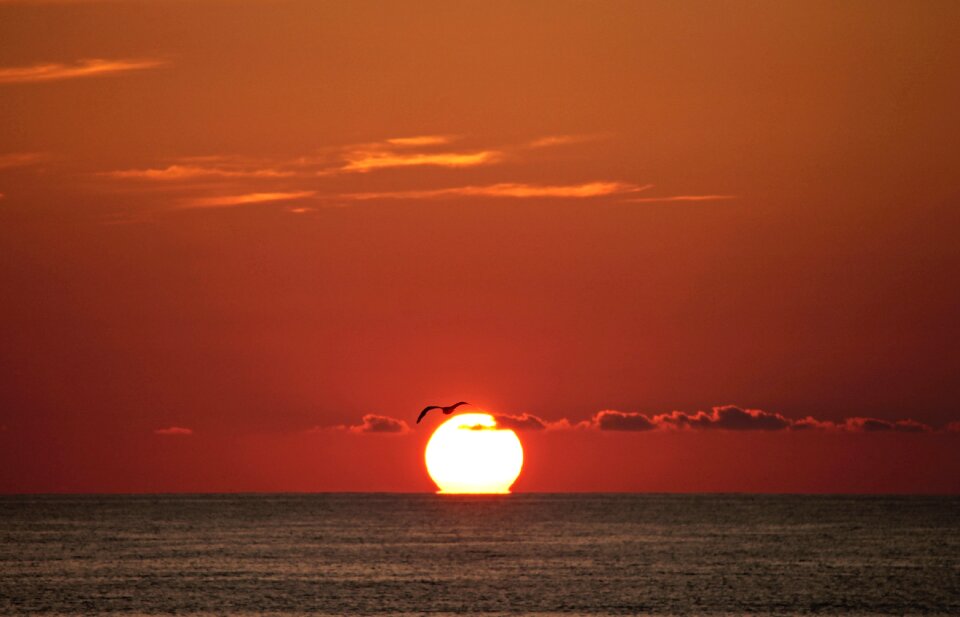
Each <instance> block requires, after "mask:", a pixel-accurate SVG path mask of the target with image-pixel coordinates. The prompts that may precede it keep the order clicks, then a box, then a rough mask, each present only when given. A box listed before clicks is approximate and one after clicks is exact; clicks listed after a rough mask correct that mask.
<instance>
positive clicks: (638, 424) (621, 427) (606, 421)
mask: <svg viewBox="0 0 960 617" xmlns="http://www.w3.org/2000/svg"><path fill="white" fill-rule="evenodd" d="M593 424H594V426H595V427H596V428H597V429H599V430H601V431H652V430H653V429H655V428H657V425H656V424H654V423H653V422H652V421H651V420H650V418H648V417H647V416H645V415H643V414H640V413H624V412H622V411H611V410H605V411H601V412H599V413H597V414H596V415H595V416H593Z"/></svg>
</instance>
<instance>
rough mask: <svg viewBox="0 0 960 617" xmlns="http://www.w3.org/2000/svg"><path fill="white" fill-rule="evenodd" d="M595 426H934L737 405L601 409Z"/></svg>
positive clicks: (914, 430) (850, 429) (838, 428)
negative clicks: (792, 414) (793, 414)
mask: <svg viewBox="0 0 960 617" xmlns="http://www.w3.org/2000/svg"><path fill="white" fill-rule="evenodd" d="M590 426H591V427H592V428H595V429H598V430H601V431H650V430H656V429H661V430H669V429H690V430H726V431H785V430H793V431H803V430H833V431H847V432H857V433H862V432H877V431H897V432H902V433H921V432H929V431H932V430H933V429H932V428H931V427H930V426H928V425H926V424H923V423H922V422H917V421H916V420H911V419H906V420H892V421H891V420H880V419H877V418H848V419H846V420H844V421H843V422H839V423H836V422H831V421H829V420H817V419H816V418H813V417H811V416H807V417H805V418H801V419H799V420H793V419H790V418H787V417H785V416H783V415H781V414H779V413H775V412H770V411H763V410H760V409H743V408H741V407H737V406H736V405H723V406H719V407H714V408H713V409H712V410H711V411H709V412H706V411H698V412H696V413H687V412H683V411H673V412H670V413H663V414H658V415H647V414H643V413H631V412H622V411H609V410H608V411H601V412H599V413H597V414H595V415H594V416H593V418H592V419H591V421H590Z"/></svg>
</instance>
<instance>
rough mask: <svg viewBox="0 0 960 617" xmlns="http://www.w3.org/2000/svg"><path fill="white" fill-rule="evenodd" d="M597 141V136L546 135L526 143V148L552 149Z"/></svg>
mask: <svg viewBox="0 0 960 617" xmlns="http://www.w3.org/2000/svg"><path fill="white" fill-rule="evenodd" d="M596 139H599V137H598V136H597V135H547V136H545V137H540V138H537V139H534V140H533V141H531V142H529V143H527V145H526V147H527V148H533V149H537V148H553V147H556V146H567V145H570V144H580V143H583V142H586V141H594V140H596Z"/></svg>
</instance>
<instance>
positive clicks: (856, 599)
mask: <svg viewBox="0 0 960 617" xmlns="http://www.w3.org/2000/svg"><path fill="white" fill-rule="evenodd" d="M810 614H816V615H960V498H958V497H919V496H917V497H914V496H911V497H900V496H869V497H867V496H779V495H776V496H773V495H646V494H645V495H635V494H616V495H606V494H557V495H544V494H512V495H492V496H453V495H432V494H416V495H402V494H273V495H268V494H257V495H237V494H230V495H139V496H4V497H0V615H47V616H54V615H56V616H62V615H112V616H146V615H190V616H195V617H200V616H204V617H205V616H213V615H224V616H232V615H237V616H253V615H277V616H281V615H282V616H294V615H434V616H442V615H539V616H548V615H549V616H553V615H810Z"/></svg>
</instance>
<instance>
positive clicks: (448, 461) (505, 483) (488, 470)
mask: <svg viewBox="0 0 960 617" xmlns="http://www.w3.org/2000/svg"><path fill="white" fill-rule="evenodd" d="M426 460H427V471H428V472H429V473H430V477H431V478H432V479H433V481H434V482H435V483H436V485H437V487H438V488H439V489H440V492H441V493H509V492H510V486H511V485H512V484H513V483H514V481H515V480H516V479H517V477H518V476H519V475H520V469H521V468H522V467H523V447H522V446H521V445H520V439H519V438H517V434H516V433H514V432H513V431H512V430H509V429H499V428H497V422H496V420H494V419H493V416H491V415H489V414H485V413H465V414H460V415H457V416H454V417H452V418H450V419H449V420H447V421H446V422H444V423H443V424H441V425H440V426H439V427H438V428H437V430H435V431H434V432H433V435H432V436H431V437H430V441H429V442H427V451H426Z"/></svg>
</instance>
